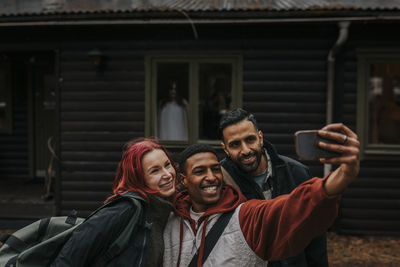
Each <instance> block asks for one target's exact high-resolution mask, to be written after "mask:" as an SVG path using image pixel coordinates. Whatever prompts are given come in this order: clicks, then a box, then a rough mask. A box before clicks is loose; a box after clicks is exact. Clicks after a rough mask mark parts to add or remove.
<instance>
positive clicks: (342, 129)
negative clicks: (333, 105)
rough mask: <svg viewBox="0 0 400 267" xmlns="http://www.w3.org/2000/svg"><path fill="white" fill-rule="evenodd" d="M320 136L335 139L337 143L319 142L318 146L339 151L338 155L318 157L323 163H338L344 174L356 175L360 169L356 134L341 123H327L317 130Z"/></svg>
mask: <svg viewBox="0 0 400 267" xmlns="http://www.w3.org/2000/svg"><path fill="white" fill-rule="evenodd" d="M318 135H319V136H321V137H322V138H326V139H330V140H334V141H336V142H337V143H338V144H328V143H323V142H319V143H318V145H319V147H320V148H322V149H325V150H329V151H332V152H336V153H339V154H340V155H339V156H338V157H333V158H320V162H321V163H324V164H340V168H341V169H342V171H344V173H345V174H346V175H349V176H354V179H355V176H357V175H358V172H359V170H360V142H359V141H358V136H357V134H355V133H354V132H353V131H352V130H350V129H349V128H348V127H347V126H345V125H344V124H342V123H335V124H329V125H327V126H325V127H324V128H322V129H321V130H319V131H318Z"/></svg>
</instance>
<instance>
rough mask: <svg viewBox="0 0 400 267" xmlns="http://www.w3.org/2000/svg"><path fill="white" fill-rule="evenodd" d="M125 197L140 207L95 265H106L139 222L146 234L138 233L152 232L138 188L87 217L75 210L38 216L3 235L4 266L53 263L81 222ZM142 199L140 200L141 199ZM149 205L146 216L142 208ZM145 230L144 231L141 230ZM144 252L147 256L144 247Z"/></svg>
mask: <svg viewBox="0 0 400 267" xmlns="http://www.w3.org/2000/svg"><path fill="white" fill-rule="evenodd" d="M121 200H128V201H130V202H131V205H134V206H135V207H136V209H135V213H134V215H133V216H132V217H131V219H130V221H129V223H128V224H127V225H126V226H125V228H124V229H123V230H122V232H121V234H120V235H119V236H117V237H116V238H115V239H114V241H113V243H112V244H111V245H110V246H109V247H108V248H107V251H106V253H104V254H103V255H99V257H98V258H97V259H96V260H95V264H93V266H105V265H106V263H107V262H109V261H110V260H111V259H113V258H114V257H116V256H117V255H119V254H120V253H121V252H122V251H123V250H124V248H126V247H127V245H128V243H129V241H130V237H131V236H132V234H134V233H136V232H137V228H138V227H135V226H144V227H143V228H144V229H145V231H144V232H145V234H142V233H138V236H139V237H140V238H142V239H145V238H146V237H147V239H148V236H149V235H150V230H151V222H150V221H151V218H150V212H149V209H148V208H147V204H141V203H140V202H142V203H146V202H145V201H144V199H143V198H142V197H141V196H140V195H139V194H138V193H134V192H128V193H126V194H123V195H120V196H118V197H116V198H115V199H113V200H111V201H109V202H107V203H106V204H104V205H102V206H101V207H100V208H98V209H97V210H96V211H94V212H93V213H92V214H91V215H90V216H89V217H87V218H86V219H83V218H79V217H77V216H76V211H73V212H72V213H71V215H69V216H61V217H50V218H44V219H41V220H38V221H36V222H34V223H32V224H30V225H28V226H26V227H24V228H22V229H20V230H18V231H17V232H15V233H13V234H12V235H2V236H1V237H0V241H2V242H3V246H2V247H1V248H0V266H4V267H39V266H40V267H43V266H49V265H50V264H51V263H52V262H53V261H54V259H55V258H56V257H57V255H58V253H59V252H60V250H61V249H62V247H63V246H64V244H65V243H66V242H67V241H68V239H69V238H70V237H71V235H72V232H73V231H74V230H75V228H76V227H78V226H79V225H80V224H81V223H83V222H85V221H86V220H88V219H89V218H90V217H92V216H93V215H94V214H96V213H97V212H98V211H99V210H101V209H104V208H105V207H108V206H110V205H113V204H115V203H116V202H118V201H121ZM139 200H140V201H139ZM143 207H145V209H144V210H145V216H143V214H142V209H143ZM141 232H143V231H141ZM141 254H142V255H140V257H141V259H143V257H144V255H143V254H144V249H143V251H142V253H141Z"/></svg>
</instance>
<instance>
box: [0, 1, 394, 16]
mask: <svg viewBox="0 0 400 267" xmlns="http://www.w3.org/2000/svg"><path fill="white" fill-rule="evenodd" d="M174 10H179V11H187V12H198V11H201V12H215V11H248V12H251V11H318V10H321V11H324V10H327V11H340V10H348V11H365V10H371V11H382V10H388V11H395V10H400V1H399V0H1V1H0V16H24V15H48V14H82V13H86V14H87V13H89V14H90V13H134V12H146V11H161V12H170V11H174Z"/></svg>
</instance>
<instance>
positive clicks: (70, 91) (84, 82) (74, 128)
mask: <svg viewBox="0 0 400 267" xmlns="http://www.w3.org/2000/svg"><path fill="white" fill-rule="evenodd" d="M132 51H134V52H132ZM102 52H103V54H104V59H105V62H104V65H103V66H102V69H101V70H99V71H96V69H95V67H94V66H93V65H92V64H91V62H90V60H89V58H88V56H87V50H85V49H78V48H71V49H65V50H64V51H62V52H61V66H60V69H61V78H62V83H61V85H60V86H61V90H60V92H61V93H60V101H61V107H60V109H61V112H60V119H61V121H60V141H61V158H62V164H61V177H62V183H61V213H63V214H68V213H69V211H70V210H71V209H77V210H78V211H79V214H80V215H81V216H86V215H88V214H89V213H90V212H91V211H93V210H94V209H95V208H97V207H98V206H99V205H101V203H102V202H103V201H104V200H105V198H106V197H107V196H109V195H110V194H111V185H112V182H113V180H114V176H115V171H116V168H117V164H118V161H119V160H120V158H121V149H122V146H123V144H124V143H125V142H127V141H129V140H130V139H132V138H135V137H140V136H143V135H144V119H145V114H144V101H145V99H144V53H143V52H138V51H137V50H136V51H135V47H131V49H127V48H125V49H116V48H112V47H111V48H108V49H104V50H102Z"/></svg>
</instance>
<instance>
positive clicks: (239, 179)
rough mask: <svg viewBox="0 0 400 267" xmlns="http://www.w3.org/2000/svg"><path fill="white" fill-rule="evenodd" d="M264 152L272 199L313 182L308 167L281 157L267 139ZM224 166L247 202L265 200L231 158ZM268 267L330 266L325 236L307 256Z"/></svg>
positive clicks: (317, 241) (316, 242)
mask: <svg viewBox="0 0 400 267" xmlns="http://www.w3.org/2000/svg"><path fill="white" fill-rule="evenodd" d="M264 149H266V150H267V153H268V155H269V156H270V158H271V163H272V176H271V177H270V178H269V179H271V180H270V183H271V186H272V198H275V197H277V196H279V195H283V194H289V193H290V192H292V190H293V189H295V188H296V187H297V186H298V185H299V184H301V183H303V182H304V181H306V180H308V179H310V178H311V175H310V172H309V170H308V167H306V166H305V165H303V164H301V163H300V162H298V161H296V160H293V159H291V158H288V157H285V156H282V155H279V154H278V153H277V152H276V149H275V147H274V146H273V145H272V144H271V143H269V142H268V141H267V140H265V139H264ZM221 165H222V168H223V169H225V171H226V172H228V173H229V174H230V176H231V177H232V179H233V180H234V181H235V183H236V184H237V185H238V186H239V188H240V191H241V192H242V193H243V194H244V195H245V196H246V197H247V199H264V195H263V193H262V190H261V188H260V187H259V186H258V185H257V184H256V182H255V181H254V180H253V179H252V177H250V176H249V175H248V174H246V173H244V172H242V171H241V170H240V169H239V168H238V167H237V165H236V164H235V163H234V162H233V161H232V160H231V159H230V158H225V159H223V160H222V161H221ZM268 266H272V267H278V266H285V267H286V266H297V267H310V266H315V267H327V266H329V264H328V256H327V251H326V235H325V234H324V235H322V236H321V237H318V238H315V239H313V240H312V241H311V242H310V244H309V245H308V246H307V247H306V249H305V250H304V252H302V253H300V254H299V255H297V256H295V257H292V258H289V259H285V260H281V261H278V262H270V263H269V265H268Z"/></svg>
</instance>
